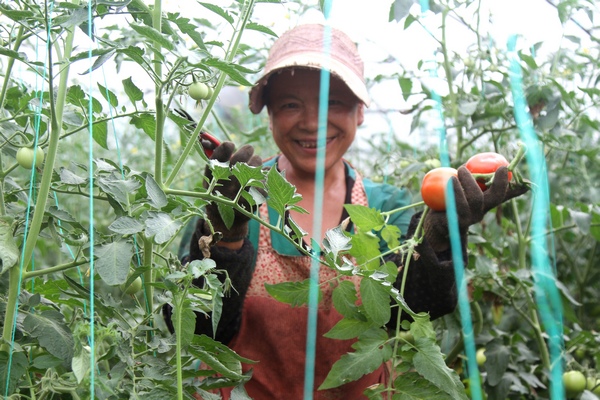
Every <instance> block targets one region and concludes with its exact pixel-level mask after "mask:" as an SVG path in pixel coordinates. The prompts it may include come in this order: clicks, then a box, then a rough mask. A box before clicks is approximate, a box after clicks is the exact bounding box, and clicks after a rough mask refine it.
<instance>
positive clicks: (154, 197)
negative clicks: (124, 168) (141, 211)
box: [145, 174, 168, 209]
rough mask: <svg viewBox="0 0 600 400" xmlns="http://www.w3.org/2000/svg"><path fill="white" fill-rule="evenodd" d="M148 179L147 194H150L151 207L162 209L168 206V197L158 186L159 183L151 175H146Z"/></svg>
mask: <svg viewBox="0 0 600 400" xmlns="http://www.w3.org/2000/svg"><path fill="white" fill-rule="evenodd" d="M145 178H146V192H147V193H148V200H149V203H150V205H152V207H154V208H158V209H161V208H163V207H164V206H166V205H167V204H168V200H167V195H166V194H165V192H164V191H163V190H162V189H161V188H160V186H158V183H156V181H155V180H154V177H153V176H152V175H150V174H146V175H145Z"/></svg>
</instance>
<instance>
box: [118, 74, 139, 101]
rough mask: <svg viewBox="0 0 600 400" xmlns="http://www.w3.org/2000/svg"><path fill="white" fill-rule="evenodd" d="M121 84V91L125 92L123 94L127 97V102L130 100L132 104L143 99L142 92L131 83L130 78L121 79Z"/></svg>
mask: <svg viewBox="0 0 600 400" xmlns="http://www.w3.org/2000/svg"><path fill="white" fill-rule="evenodd" d="M122 82H123V90H124V91H125V94H126V95H127V97H129V100H131V102H132V103H133V104H135V103H136V102H138V101H141V100H143V99H144V92H142V91H141V90H140V88H138V87H137V86H136V85H135V83H133V81H132V80H131V77H129V78H127V79H123V81H122Z"/></svg>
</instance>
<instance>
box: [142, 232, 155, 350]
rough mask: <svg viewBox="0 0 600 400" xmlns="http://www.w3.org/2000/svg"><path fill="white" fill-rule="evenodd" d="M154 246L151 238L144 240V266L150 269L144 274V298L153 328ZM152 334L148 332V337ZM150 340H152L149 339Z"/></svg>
mask: <svg viewBox="0 0 600 400" xmlns="http://www.w3.org/2000/svg"><path fill="white" fill-rule="evenodd" d="M153 248H154V244H153V242H152V239H151V238H144V266H145V267H148V268H147V269H146V271H145V272H144V298H145V300H146V315H147V316H148V318H149V324H150V325H151V326H152V314H151V313H152V308H153V303H154V301H153V297H154V286H152V283H153V282H154V276H153V273H152V265H153V257H154V256H153V250H154V249H153ZM151 333H152V332H151V331H148V335H150V334H151ZM148 339H151V337H149V338H148Z"/></svg>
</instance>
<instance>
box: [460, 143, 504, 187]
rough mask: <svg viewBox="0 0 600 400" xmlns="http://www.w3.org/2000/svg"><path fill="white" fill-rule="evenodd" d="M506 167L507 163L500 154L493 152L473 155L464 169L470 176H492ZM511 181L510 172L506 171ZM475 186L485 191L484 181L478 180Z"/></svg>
mask: <svg viewBox="0 0 600 400" xmlns="http://www.w3.org/2000/svg"><path fill="white" fill-rule="evenodd" d="M505 166H508V161H507V160H506V158H505V157H504V156H503V155H502V154H498V153H494V152H493V151H489V152H485V153H479V154H475V155H474V156H473V157H471V158H469V160H468V161H467V163H466V164H465V167H466V168H467V169H468V170H469V171H470V172H471V173H472V174H493V173H494V172H496V170H497V169H498V168H500V167H505ZM511 179H512V172H510V171H508V180H511ZM477 184H478V185H479V187H480V188H481V190H483V191H485V190H487V185H486V184H485V179H483V178H478V179H477Z"/></svg>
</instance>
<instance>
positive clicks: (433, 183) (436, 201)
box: [421, 152, 512, 211]
mask: <svg viewBox="0 0 600 400" xmlns="http://www.w3.org/2000/svg"><path fill="white" fill-rule="evenodd" d="M508 165H509V163H508V161H507V160H506V158H505V157H504V156H503V155H501V154H498V153H494V152H485V153H479V154H476V155H474V156H473V157H471V158H470V159H469V160H468V161H467V163H466V164H465V167H466V168H467V170H469V172H471V173H472V174H474V175H478V176H477V177H476V181H477V184H478V185H479V187H480V188H481V190H482V191H485V190H487V189H488V186H487V185H488V183H487V179H486V177H482V176H479V175H489V176H490V177H491V175H492V174H494V173H495V172H496V170H497V169H498V168H500V167H506V166H508ZM453 176H458V173H457V170H456V169H454V168H450V167H438V168H434V169H432V170H431V171H429V172H428V173H427V174H425V176H424V177H423V181H422V182H421V197H422V198H423V201H424V202H425V204H426V205H427V207H429V208H431V209H432V210H434V211H445V210H446V187H447V186H448V181H449V180H450V179H451V178H452V177H453ZM508 179H509V180H510V179H512V172H510V171H509V172H508Z"/></svg>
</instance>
